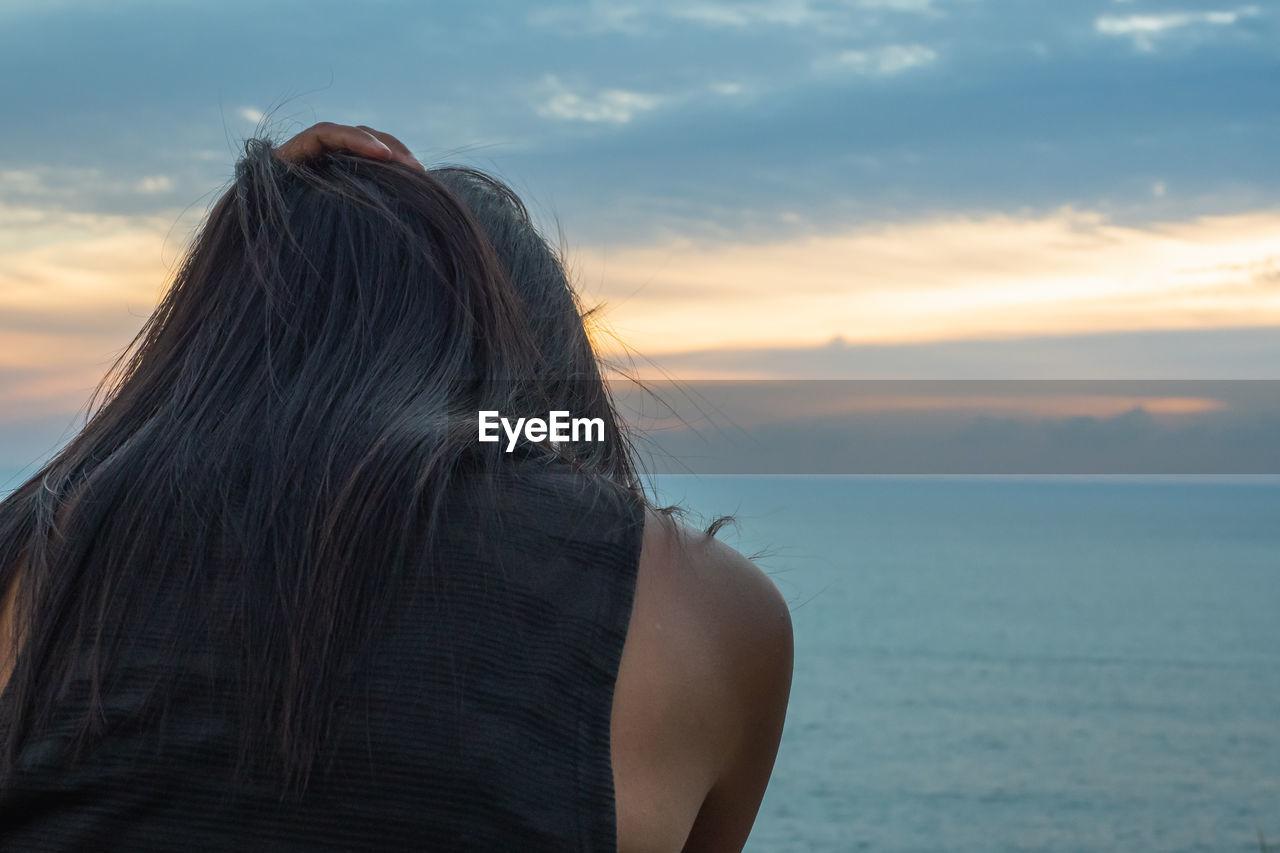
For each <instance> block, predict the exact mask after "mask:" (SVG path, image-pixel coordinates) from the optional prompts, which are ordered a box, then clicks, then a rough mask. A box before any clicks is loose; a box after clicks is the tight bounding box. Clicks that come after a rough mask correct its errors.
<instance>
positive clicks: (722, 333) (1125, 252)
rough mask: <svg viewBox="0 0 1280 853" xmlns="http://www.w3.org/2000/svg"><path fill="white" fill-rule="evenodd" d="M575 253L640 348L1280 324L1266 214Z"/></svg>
mask: <svg viewBox="0 0 1280 853" xmlns="http://www.w3.org/2000/svg"><path fill="white" fill-rule="evenodd" d="M573 260H574V261H575V267H576V268H577V269H578V270H580V276H579V277H580V280H582V281H583V282H584V291H585V295H586V297H587V299H588V302H590V301H591V300H592V299H593V298H594V299H601V300H603V301H604V303H605V304H606V307H607V308H608V314H607V319H608V321H609V323H610V324H611V326H612V329H613V331H614V333H615V334H616V335H617V336H618V337H619V338H620V339H621V340H622V341H624V342H626V343H627V344H629V345H631V346H633V347H635V348H636V349H638V350H639V351H640V352H646V353H647V352H657V351H660V350H663V349H670V348H671V344H670V342H671V341H673V340H679V341H681V342H682V344H683V347H684V348H687V349H694V348H713V347H728V346H765V345H773V346H781V345H794V344H800V343H805V342H813V341H820V340H826V339H829V338H830V337H831V336H832V335H841V336H843V337H844V338H845V339H846V340H848V341H849V342H851V343H855V344H890V343H907V342H912V341H916V342H922V341H931V340H934V341H936V340H943V339H948V338H950V339H965V338H982V337H1011V336H1028V335H1066V334H1079V333H1083V332H1101V331H1125V330H1135V329H1197V328H1198V329H1203V328H1213V327H1224V326H1262V325H1271V326H1277V325H1280V211H1275V210H1264V211H1258V212H1254V213H1246V214H1238V215H1233V216H1218V217H1202V218H1197V219H1192V220H1187V221H1181V222H1166V223H1156V224H1152V225H1148V226H1141V227H1139V226H1122V225H1117V224H1114V223H1112V222H1110V221H1109V220H1108V219H1107V217H1106V216H1104V215H1103V214H1100V213H1096V212H1089V211H1076V210H1072V209H1063V210H1060V211H1058V212H1056V213H1054V214H1051V215H1045V216H1039V217H1031V216H1026V217H1018V216H1008V215H990V214H981V215H974V216H947V217H941V218H937V219H924V220H919V221H908V222H902V223H898V224H892V225H880V226H863V227H855V228H850V229H845V230H841V231H835V232H830V233H826V234H811V235H801V236H797V237H795V238H791V239H785V240H778V241H774V242H769V243H739V242H723V243H709V242H706V241H692V240H671V241H667V242H665V243H662V244H659V245H655V246H645V247H634V248H622V249H617V250H612V251H601V250H585V251H582V252H579V253H576V255H575V257H574V258H573ZM593 284H594V285H595V286H594V287H593V286H592V285H593ZM708 317H714V318H715V322H708V321H707V318H708Z"/></svg>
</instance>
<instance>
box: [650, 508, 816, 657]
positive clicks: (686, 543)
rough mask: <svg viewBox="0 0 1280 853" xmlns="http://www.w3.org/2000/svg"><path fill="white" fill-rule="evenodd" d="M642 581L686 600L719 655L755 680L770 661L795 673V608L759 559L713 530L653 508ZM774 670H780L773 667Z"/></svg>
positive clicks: (683, 609) (700, 632)
mask: <svg viewBox="0 0 1280 853" xmlns="http://www.w3.org/2000/svg"><path fill="white" fill-rule="evenodd" d="M641 574H642V575H643V578H642V582H645V583H648V584H650V585H651V586H653V587H656V590H655V591H656V592H658V593H659V594H661V595H662V596H663V597H664V598H666V599H668V602H667V603H668V605H671V604H673V603H674V600H675V599H679V601H680V602H681V604H680V606H679V607H678V608H677V612H680V613H682V614H684V615H686V616H688V617H692V618H693V622H692V623H691V624H689V625H687V626H685V627H686V628H688V629H690V630H692V631H693V632H694V633H695V634H696V635H697V636H698V638H699V640H700V641H701V642H702V643H704V644H705V646H706V648H705V651H707V652H708V653H710V654H713V655H716V656H717V657H718V658H719V661H718V662H719V663H720V664H722V665H725V666H730V667H735V669H736V666H735V665H742V667H743V668H744V669H745V671H735V672H733V673H731V674H735V675H739V676H749V677H751V678H750V680H757V679H758V678H760V677H765V679H766V680H768V679H767V676H769V675H770V673H769V672H768V670H769V668H770V666H769V665H773V666H775V667H778V668H781V669H785V670H786V672H787V674H788V675H789V674H790V668H791V653H792V633H791V611H790V609H789V608H788V607H787V603H786V601H785V600H784V599H783V597H782V594H781V593H780V592H779V591H778V588H777V586H775V585H774V583H773V581H772V580H770V578H769V576H768V575H766V574H765V573H764V572H763V571H762V570H761V569H760V568H759V567H758V566H756V564H755V563H753V562H751V561H750V560H749V559H747V558H746V557H744V556H743V555H742V554H740V553H738V552H737V551H736V550H734V549H733V548H731V547H730V546H728V545H727V544H725V543H724V542H722V541H720V540H719V539H717V538H716V537H715V536H712V535H709V534H707V533H706V532H704V531H701V530H695V529H693V528H691V527H689V526H688V525H686V524H683V523H681V522H679V521H677V520H675V519H673V518H669V517H667V516H665V515H663V514H662V513H659V512H655V511H653V510H650V511H649V514H648V517H647V519H646V524H645V534H644V548H643V550H642V552H641ZM773 674H774V675H776V674H777V673H776V672H775V673H773Z"/></svg>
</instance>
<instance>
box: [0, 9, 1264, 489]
mask: <svg viewBox="0 0 1280 853" xmlns="http://www.w3.org/2000/svg"><path fill="white" fill-rule="evenodd" d="M1278 18H1280V7H1278V6H1276V5H1275V4H1273V3H1269V2H1252V3H1247V2H1246V3H1231V2H1210V1H1209V0H1205V1H1204V2H1201V0H1195V2H1192V1H1191V0H1188V2H1155V0H1071V2H1062V0H1038V1H1037V0H759V2H751V0H748V1H747V2H722V1H721V0H711V2H698V0H629V1H628V2H613V0H596V2H585V3H547V4H539V3H530V2H479V0H473V2H466V3H421V2H412V3H410V2H391V1H390V0H388V2H362V3H358V4H357V3H349V2H348V3H341V4H339V3H330V2H309V3H305V4H304V3H299V2H288V3H285V2H277V3H270V2H267V3H262V2H254V3H248V2H242V0H224V2H219V3H195V2H159V0H111V2H105V0H0V109H2V113H0V114H2V115H3V116H4V118H3V122H4V129H3V133H0V467H3V466H4V465H5V464H11V465H12V464H25V460H26V459H27V458H29V457H30V456H31V455H32V454H40V453H43V452H45V451H47V450H48V449H49V447H51V446H52V445H53V444H55V443H56V442H57V441H58V440H60V438H65V437H66V436H65V429H64V428H65V427H66V425H67V423H68V421H69V419H70V418H71V417H72V416H73V415H74V414H75V413H76V412H77V411H79V410H81V409H82V408H83V406H84V404H85V403H86V402H87V400H88V397H89V393H90V392H91V390H92V388H93V386H94V385H95V384H96V382H97V381H98V380H99V379H100V378H101V377H102V375H103V374H104V373H105V371H106V370H107V368H108V367H109V366H110V364H111V362H112V360H113V359H114V358H115V356H116V355H118V354H119V352H120V351H121V350H122V349H123V348H124V347H125V346H126V345H127V344H128V343H129V341H130V339H131V338H132V336H133V334H134V333H135V332H136V331H137V330H138V328H139V327H140V326H141V324H142V322H143V321H144V320H145V319H146V317H147V315H148V314H149V313H150V311H151V310H152V308H153V307H154V305H155V304H156V302H157V301H158V299H159V297H160V296H161V294H162V293H163V291H164V288H165V286H166V284H167V281H168V277H169V275H170V274H171V273H172V271H173V270H174V269H175V268H176V264H177V262H178V260H179V259H180V258H181V256H182V252H183V249H184V248H185V247H186V245H187V241H188V240H189V238H190V237H191V235H192V233H193V230H194V228H195V227H196V226H197V225H198V223H199V221H200V219H201V217H202V216H203V215H204V214H205V213H206V211H207V209H208V206H209V204H210V203H211V202H212V200H213V199H214V198H216V196H217V194H218V193H219V192H220V190H222V189H223V188H225V187H226V186H227V184H228V181H229V179H230V177H231V174H232V168H233V164H234V162H235V158H236V155H237V151H238V150H239V149H240V146H242V144H243V140H244V139H246V138H248V137H251V136H253V135H255V134H264V133H265V134H269V135H272V136H273V137H274V138H276V139H283V138H285V137H287V136H288V135H291V134H292V133H293V132H296V131H298V130H300V129H302V128H303V127H305V126H307V125H309V124H311V123H313V122H314V121H319V120H328V121H335V122H340V123H350V124H356V123H360V124H367V125H371V126H373V127H376V128H378V129H381V130H386V131H388V132H390V133H393V134H395V135H396V136H398V137H399V138H401V139H402V140H404V141H405V142H406V143H407V144H408V145H409V146H410V148H412V149H413V150H414V151H415V153H416V154H417V155H418V156H419V158H420V159H421V160H423V161H424V162H426V163H428V165H431V164H436V163H445V162H452V163H465V164H468V165H472V166H478V167H480V168H484V169H487V170H489V171H492V172H494V173H495V174H497V175H498V176H500V177H502V178H503V179H505V180H507V181H508V182H509V183H510V184H511V185H512V186H513V187H514V188H515V189H516V191H517V192H518V193H519V194H520V195H521V196H522V197H523V198H524V199H525V201H526V202H527V203H528V205H529V206H530V208H531V209H532V210H533V212H534V215H535V217H536V218H537V220H538V222H539V224H540V225H541V226H542V227H543V228H544V229H545V230H546V231H547V233H548V234H549V235H550V236H551V238H552V240H553V241H554V242H556V243H557V244H558V245H561V246H562V247H563V248H564V250H565V252H566V254H567V259H568V261H569V265H570V268H571V270H572V273H573V276H574V282H575V285H576V286H577V287H578V288H579V290H580V292H581V293H582V294H583V297H584V300H585V301H586V303H587V304H590V305H595V304H602V305H603V306H604V310H603V318H604V327H603V328H602V329H601V330H600V331H599V332H598V338H597V340H598V342H599V344H600V346H601V347H602V349H603V350H605V351H606V353H607V354H609V355H611V356H612V357H614V358H615V359H616V360H617V361H620V362H622V363H624V364H628V365H630V367H631V369H633V370H637V371H639V372H641V373H645V372H653V373H655V374H662V375H667V376H674V377H677V378H684V377H687V378H707V377H770V378H779V379H806V378H818V377H821V378H853V377H857V378H868V377H872V378H1088V379H1118V378H1126V379H1132V378H1141V379H1148V378H1154V379H1160V378H1163V379H1244V378H1250V379H1265V378H1271V379H1274V378H1280V167H1277V166H1276V164H1275V155H1274V151H1276V150H1280V110H1278V109H1277V107H1280V22H1278ZM14 460H18V462H16V463H15V462H14Z"/></svg>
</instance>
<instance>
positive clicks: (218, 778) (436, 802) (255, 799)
mask: <svg viewBox="0 0 1280 853" xmlns="http://www.w3.org/2000/svg"><path fill="white" fill-rule="evenodd" d="M563 467H564V466H553V468H546V467H538V468H536V469H534V468H531V469H530V470H522V471H521V472H519V473H518V474H513V475H512V476H506V477H501V478H498V480H497V483H498V485H497V487H496V490H495V494H494V498H496V503H493V504H490V503H489V502H488V501H481V500H479V499H477V495H475V494H470V493H469V489H468V487H467V485H466V481H463V485H461V486H460V487H459V488H458V490H457V494H455V495H453V496H451V498H450V500H449V503H448V507H447V509H446V516H445V518H444V519H442V522H441V523H440V525H439V526H438V533H437V535H436V542H435V547H434V553H435V554H436V559H435V560H433V561H432V563H433V564H432V565H424V566H423V567H422V571H419V572H414V573H412V574H411V575H410V576H407V577H406V578H404V584H403V588H401V589H399V590H397V591H396V592H395V598H396V604H395V606H394V608H393V610H392V611H391V612H390V614H389V617H388V620H387V621H386V623H385V624H384V626H383V630H381V631H380V636H379V638H378V639H377V641H376V642H375V643H374V646H373V653H372V655H371V657H370V665H369V666H368V667H367V668H366V669H365V670H364V671H363V672H359V673H354V674H353V677H352V680H351V683H350V686H349V688H346V689H343V690H342V691H341V692H340V700H339V714H338V716H337V719H338V720H340V721H341V722H340V728H339V730H338V735H337V737H336V738H335V739H334V741H333V746H332V748H331V749H329V750H326V758H325V761H324V762H323V763H322V765H321V766H319V767H317V768H316V770H315V771H313V774H312V777H311V780H310V782H309V784H308V787H307V789H306V791H305V793H303V794H298V795H290V796H288V797H286V798H285V799H284V800H283V801H282V800H281V798H280V796H279V794H278V793H277V792H278V790H279V786H278V784H276V783H274V782H273V781H272V778H271V776H270V774H269V773H259V774H258V775H257V776H253V777H251V779H250V782H249V784H248V785H247V786H246V785H240V786H237V785H236V784H235V783H234V782H233V780H232V771H233V770H234V769H235V768H234V765H235V745H236V741H237V737H236V732H235V730H234V728H233V722H232V720H233V717H232V712H233V708H232V707H231V706H229V705H228V704H227V701H226V700H227V699H228V697H230V696H234V690H232V689H230V688H232V687H233V686H234V685H232V684H231V683H230V679H231V678H232V674H233V667H232V665H231V663H232V661H234V659H235V657H236V655H238V654H239V653H240V652H241V651H242V650H237V649H232V648H220V649H211V650H209V651H210V654H208V655H207V656H206V655H201V656H200V657H199V658H198V659H189V660H185V661H179V662H176V663H172V662H171V664H170V665H171V666H173V667H175V668H180V669H181V671H180V672H174V673H172V674H173V676H174V679H173V682H172V683H173V684H174V685H175V686H176V688H175V689H171V690H169V691H166V694H165V696H164V698H163V701H162V700H161V699H160V698H159V697H153V698H152V699H150V700H146V701H144V700H143V696H144V695H145V691H143V690H141V689H140V688H139V687H138V685H141V684H144V683H149V682H150V681H151V680H152V679H153V678H154V676H155V673H154V672H153V671H151V669H150V667H151V663H150V660H149V659H150V658H154V657H155V656H154V655H151V654H149V652H150V651H151V642H150V641H151V640H152V639H153V638H152V637H149V635H148V626H147V625H145V624H139V625H128V626H118V627H117V628H116V630H117V632H118V633H119V634H120V636H121V637H122V638H124V643H123V646H124V647H125V648H127V649H128V650H129V653H128V654H127V655H126V656H124V660H122V661H121V663H120V665H119V666H118V667H115V668H114V669H113V675H115V676H116V679H115V680H114V682H113V684H112V685H111V686H110V687H109V688H108V690H107V691H106V696H105V703H104V704H105V708H106V711H107V716H108V719H107V720H105V721H104V722H105V731H104V733H103V735H102V736H101V737H100V738H99V739H97V740H96V741H95V742H93V743H91V744H90V745H88V746H87V747H86V748H85V750H84V751H83V754H82V755H80V756H79V758H78V760H77V761H76V762H75V763H74V764H68V763H67V761H66V759H65V757H64V755H63V748H65V747H66V746H67V745H68V743H69V742H70V739H71V736H72V733H73V731H74V728H75V725H76V724H77V723H78V721H79V713H78V712H79V711H80V710H81V708H80V706H79V704H78V702H77V698H78V697H77V696H75V695H69V696H67V697H66V698H67V708H68V713H67V714H65V715H63V716H62V717H61V718H60V719H59V720H57V721H56V722H55V725H54V726H53V727H52V729H51V730H50V731H49V732H47V733H46V734H45V736H43V737H42V738H40V739H39V740H37V741H32V742H29V743H28V744H27V745H26V746H25V748H24V750H23V752H22V754H21V757H20V762H19V767H18V772H17V774H16V775H15V777H14V779H13V780H12V785H11V787H10V788H9V789H8V790H6V791H5V792H4V793H3V798H2V799H0V826H2V827H4V830H3V840H4V848H5V849H6V850H22V849H51V848H52V849H120V850H124V849H130V850H133V849H157V850H159V849H166V850H167V849H174V848H176V847H179V846H185V845H186V844H189V843H191V842H192V841H193V840H194V842H195V843H196V846H198V847H199V848H200V849H249V848H253V847H266V848H269V849H298V850H315V849H325V848H331V849H388V850H390V849H410V848H424V847H425V848H427V849H441V850H502V849H521V850H548V851H551V850H557V851H559V850H608V849H612V845H613V843H614V832H615V829H614V807H613V778H612V769H611V760H610V731H609V729H610V715H611V708H612V697H613V688H614V680H615V678H616V676H617V669H618V663H619V659H620V656H621V653H622V649H623V643H624V639H625V636H626V631H627V624H628V620H629V616H630V611H631V605H632V595H633V590H634V586H635V579H636V570H637V565H638V559H639V554H640V547H641V537H642V534H643V527H644V512H643V509H642V506H643V505H642V503H641V502H640V500H639V499H638V498H637V497H636V496H634V495H633V494H632V493H631V492H629V491H626V490H623V489H619V488H616V487H604V486H602V485H601V484H599V483H598V482H596V481H593V480H590V479H588V478H586V477H584V476H581V475H576V474H571V473H568V472H566V471H562V470H556V469H560V468H563ZM479 513H484V517H483V518H481V517H480V516H479ZM477 531H483V534H484V535H483V538H480V539H477V537H476V533H477ZM365 568H367V570H370V571H376V570H377V568H378V567H377V566H372V565H370V566H368V567H365ZM147 570H148V567H146V566H139V567H138V571H139V572H146V571H147ZM168 577H174V575H172V574H170V575H168ZM163 598H164V595H163V593H161V594H160V596H159V601H163ZM216 606H218V605H215V604H214V603H211V607H216ZM221 606H231V603H230V602H222V603H221ZM316 642H324V638H316ZM73 694H74V690H73Z"/></svg>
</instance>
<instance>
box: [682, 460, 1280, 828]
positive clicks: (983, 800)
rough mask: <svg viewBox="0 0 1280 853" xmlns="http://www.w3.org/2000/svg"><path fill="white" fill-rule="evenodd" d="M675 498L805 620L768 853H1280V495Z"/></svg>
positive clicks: (1134, 482)
mask: <svg viewBox="0 0 1280 853" xmlns="http://www.w3.org/2000/svg"><path fill="white" fill-rule="evenodd" d="M657 485H658V489H659V494H660V497H661V498H662V499H663V500H664V501H667V502H671V503H676V504H679V505H681V506H683V507H685V508H687V509H688V510H690V512H691V516H690V517H691V519H696V518H699V517H701V520H702V521H704V522H705V521H706V520H709V519H711V518H713V517H715V516H717V515H721V514H731V515H733V516H734V517H735V519H736V525H735V526H734V527H731V528H726V529H724V530H722V531H721V533H720V534H719V535H720V536H721V537H722V538H725V539H726V541H728V542H729V543H730V544H732V545H734V546H735V547H737V548H738V549H739V550H740V551H742V552H743V553H745V554H748V555H749V556H750V555H759V556H758V557H757V564H758V565H760V566H761V568H763V569H764V570H765V571H766V572H768V573H769V575H770V576H771V577H772V579H773V581H774V583H775V584H776V585H777V586H778V588H779V589H780V590H781V591H782V593H783V595H784V597H785V598H786V599H787V601H788V602H789V603H790V606H791V615H792V622H793V625H794V631H795V672H794V678H793V684H792V692H791V701H790V706H789V709H788V714H787V722H786V728H785V730H784V734H783V738H782V744H781V747H780V749H779V753H778V758H777V762H776V765H775V768H774V773H773V777H772V780H771V782H770V784H769V788H768V791H767V792H766V795H765V798H764V802H763V803H762V805H761V809H760V813H759V815H758V817H757V820H756V825H755V829H754V830H753V832H752V835H751V838H750V840H749V842H748V844H747V848H746V849H747V851H749V853H770V851H776V852H777V853H811V851H832V853H835V851H862V850H867V851H886V853H890V851H891V853H907V851H966V853H991V852H992V851H1046V853H1048V851H1053V853H1077V851H1260V850H1280V480H1277V479H1276V478H1237V479H1227V478H1208V477H1204V478H1181V479H1174V478H1158V477H1149V478H1129V479H1119V478H1092V479H1090V478H1062V477H1060V478H1026V477H1024V478H957V477H938V478H926V477H916V478H906V477H837V476H829V477H780V476H768V477H752V476H721V477H709V476H700V477H694V476H683V477H666V478H661V479H660V480H659V481H658V483H657Z"/></svg>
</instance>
